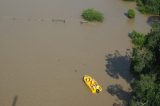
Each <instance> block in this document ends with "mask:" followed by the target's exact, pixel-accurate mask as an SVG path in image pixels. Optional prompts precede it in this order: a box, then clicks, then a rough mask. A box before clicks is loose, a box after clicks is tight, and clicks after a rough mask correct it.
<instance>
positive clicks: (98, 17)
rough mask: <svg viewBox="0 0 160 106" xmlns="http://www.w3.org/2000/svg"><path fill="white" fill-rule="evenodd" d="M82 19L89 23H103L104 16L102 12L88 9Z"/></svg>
mask: <svg viewBox="0 0 160 106" xmlns="http://www.w3.org/2000/svg"><path fill="white" fill-rule="evenodd" d="M82 17H83V18H84V19H85V20H87V21H98V22H103V20H104V16H103V14H102V13H101V12H99V11H97V10H95V9H86V10H84V11H83V13H82Z"/></svg>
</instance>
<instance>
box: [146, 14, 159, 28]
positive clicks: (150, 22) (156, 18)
mask: <svg viewBox="0 0 160 106" xmlns="http://www.w3.org/2000/svg"><path fill="white" fill-rule="evenodd" d="M155 23H157V24H160V16H150V17H149V18H148V19H147V24H148V25H150V26H153V25H154V24H155Z"/></svg>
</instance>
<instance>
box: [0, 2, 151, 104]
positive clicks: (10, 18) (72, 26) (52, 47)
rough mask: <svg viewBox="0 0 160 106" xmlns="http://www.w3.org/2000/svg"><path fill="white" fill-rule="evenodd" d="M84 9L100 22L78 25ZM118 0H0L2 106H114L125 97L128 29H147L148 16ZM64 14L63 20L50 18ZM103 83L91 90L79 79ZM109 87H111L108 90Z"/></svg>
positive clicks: (128, 87)
mask: <svg viewBox="0 0 160 106" xmlns="http://www.w3.org/2000/svg"><path fill="white" fill-rule="evenodd" d="M86 8H96V9H97V10H100V11H101V12H103V13H104V16H105V20H104V22H103V23H85V24H80V21H81V20H82V19H81V17H80V14H81V12H82V10H84V9H86ZM129 8H133V9H135V10H136V6H135V3H132V2H124V1H121V0H0V106H103V105H105V106H112V105H113V103H121V102H125V101H127V100H128V98H129V97H128V96H129V92H130V91H131V90H130V86H129V82H130V80H131V77H130V74H129V65H130V61H129V57H128V56H127V55H126V52H129V49H131V42H130V39H129V37H128V33H129V32H131V31H132V30H137V31H140V32H143V33H147V32H148V31H149V29H150V27H149V26H148V25H147V23H146V21H147V16H144V15H142V14H140V13H139V12H138V11H137V10H136V14H137V15H136V18H135V19H134V20H129V19H128V18H127V17H126V16H125V15H124V13H125V12H127V10H128V9H129ZM53 19H65V20H66V22H65V23H64V22H59V21H53ZM85 74H89V75H91V76H93V77H94V78H95V79H96V80H97V81H98V82H99V84H100V85H102V87H103V92H101V93H100V94H98V95H93V94H91V93H90V91H89V89H88V88H87V87H86V85H85V84H84V83H83V81H82V77H83V75H85ZM109 88H113V90H116V92H114V91H113V92H112V90H107V89H109Z"/></svg>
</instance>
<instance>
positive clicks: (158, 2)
mask: <svg viewBox="0 0 160 106" xmlns="http://www.w3.org/2000/svg"><path fill="white" fill-rule="evenodd" d="M137 5H138V6H139V11H141V12H142V13H148V14H155V15H160V0H137Z"/></svg>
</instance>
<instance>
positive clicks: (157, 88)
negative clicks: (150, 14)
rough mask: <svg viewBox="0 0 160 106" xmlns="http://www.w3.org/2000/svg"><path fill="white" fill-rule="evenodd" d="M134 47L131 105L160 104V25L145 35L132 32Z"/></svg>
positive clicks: (152, 105)
mask: <svg viewBox="0 0 160 106" xmlns="http://www.w3.org/2000/svg"><path fill="white" fill-rule="evenodd" d="M131 38H132V41H133V43H134V44H135V45H136V46H135V48H134V49H133V53H132V59H131V72H132V73H133V74H134V76H135V80H134V81H133V83H132V84H131V85H132V88H133V96H132V99H131V102H130V106H160V27H159V26H158V25H157V26H156V28H153V29H152V31H151V32H150V33H148V34H147V35H145V36H143V34H140V33H138V32H135V31H133V32H132V33H131Z"/></svg>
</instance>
